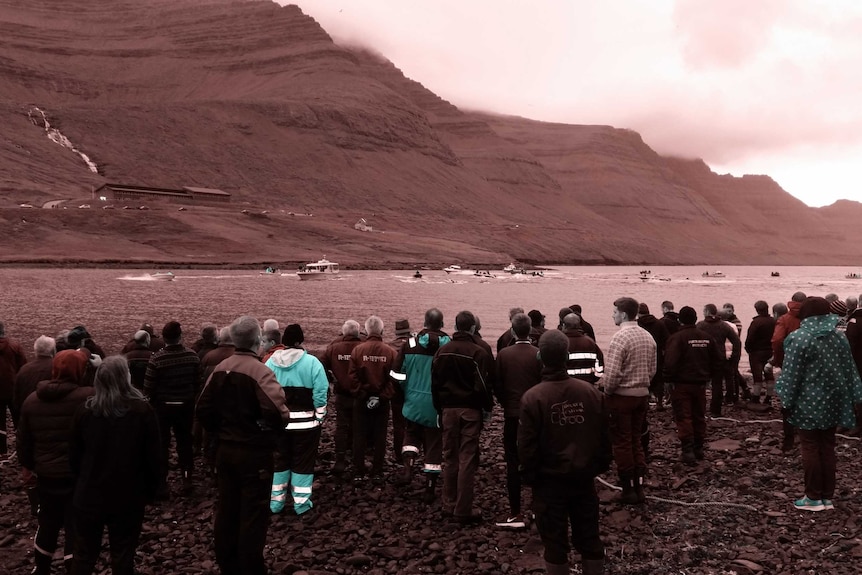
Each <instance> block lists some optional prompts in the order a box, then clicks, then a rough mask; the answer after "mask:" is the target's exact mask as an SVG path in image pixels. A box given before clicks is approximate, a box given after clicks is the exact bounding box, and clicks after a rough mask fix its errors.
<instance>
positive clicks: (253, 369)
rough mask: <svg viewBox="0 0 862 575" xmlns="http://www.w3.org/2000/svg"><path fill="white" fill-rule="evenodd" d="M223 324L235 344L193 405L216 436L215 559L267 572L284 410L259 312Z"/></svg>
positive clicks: (227, 566) (234, 573)
mask: <svg viewBox="0 0 862 575" xmlns="http://www.w3.org/2000/svg"><path fill="white" fill-rule="evenodd" d="M229 329H230V337H231V341H232V342H233V343H234V344H235V345H236V351H235V352H234V354H233V355H232V356H230V357H229V358H227V359H225V360H224V361H222V362H221V363H220V364H219V365H218V366H217V367H216V369H215V371H214V372H213V374H212V375H211V376H210V378H209V379H208V380H207V382H206V385H205V386H204V389H203V391H202V392H201V394H200V398H199V399H198V402H197V407H196V414H197V417H198V420H199V421H200V422H201V425H202V426H203V427H204V429H205V430H206V431H207V432H209V433H212V434H215V435H217V437H218V441H217V442H216V443H217V446H218V447H217V450H216V466H217V470H218V473H217V474H216V477H217V481H218V500H217V503H216V509H215V514H214V515H215V521H214V525H213V540H214V543H215V554H216V562H217V563H218V566H219V569H220V570H221V572H222V574H223V575H265V574H266V573H267V572H268V571H267V568H266V562H265V561H264V558H263V549H264V546H265V544H266V532H267V530H268V529H269V520H270V519H269V518H270V509H269V501H270V494H271V490H272V476H273V451H274V449H275V446H276V439H277V437H278V434H280V433H282V432H283V429H284V426H285V425H287V424H288V423H290V420H291V418H290V410H288V408H287V406H286V404H285V400H284V391H283V390H282V387H281V386H280V385H279V383H278V380H277V379H276V378H275V374H274V373H273V372H272V370H270V369H269V368H267V367H266V366H265V365H263V364H262V363H261V362H260V358H259V357H258V355H257V352H258V349H259V347H260V324H259V323H258V321H257V319H255V318H253V317H250V316H242V317H240V318H237V319H236V320H234V322H233V323H232V324H231V325H230V328H229Z"/></svg>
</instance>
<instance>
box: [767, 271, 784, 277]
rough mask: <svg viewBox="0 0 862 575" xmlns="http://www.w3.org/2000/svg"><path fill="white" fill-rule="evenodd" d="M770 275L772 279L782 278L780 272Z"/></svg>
mask: <svg viewBox="0 0 862 575" xmlns="http://www.w3.org/2000/svg"><path fill="white" fill-rule="evenodd" d="M769 275H770V276H771V277H774V278H780V277H781V273H779V272H772V273H771V274H769Z"/></svg>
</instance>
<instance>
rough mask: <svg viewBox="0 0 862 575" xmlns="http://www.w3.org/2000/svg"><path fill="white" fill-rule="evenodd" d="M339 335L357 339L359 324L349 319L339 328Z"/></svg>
mask: <svg viewBox="0 0 862 575" xmlns="http://www.w3.org/2000/svg"><path fill="white" fill-rule="evenodd" d="M341 335H344V336H352V337H359V322H358V321H356V320H355V319H349V320H347V321H346V322H344V325H342V326H341Z"/></svg>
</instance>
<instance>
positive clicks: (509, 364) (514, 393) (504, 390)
mask: <svg viewBox="0 0 862 575" xmlns="http://www.w3.org/2000/svg"><path fill="white" fill-rule="evenodd" d="M572 315H574V314H572ZM530 323H531V322H530V318H529V317H528V316H527V315H526V314H523V313H519V314H516V315H515V317H513V318H512V331H513V332H514V334H515V337H516V340H515V343H514V344H513V345H510V346H509V347H506V348H504V349H502V350H500V353H498V354H497V366H496V382H497V383H496V388H495V390H494V394H495V395H496V396H497V401H498V402H499V403H500V405H501V407H502V408H503V416H504V423H503V453H504V456H505V459H506V491H507V493H508V496H509V515H507V516H506V517H505V518H503V519H501V520H500V521H499V522H498V523H497V527H502V528H504V529H524V528H525V527H526V526H527V523H526V518H525V517H524V515H523V514H522V513H521V476H520V470H519V469H518V467H519V464H520V463H519V461H518V416H519V415H520V411H521V397H522V396H523V395H524V392H526V391H527V390H528V389H530V388H531V387H533V386H534V385H536V384H537V383H539V381H541V379H542V364H541V363H540V362H539V360H538V358H537V354H538V352H539V348H537V347H536V346H534V345H532V344H531V343H530ZM584 337H585V338H586V336H584ZM566 341H568V338H567V339H566Z"/></svg>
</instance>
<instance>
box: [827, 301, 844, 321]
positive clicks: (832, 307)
mask: <svg viewBox="0 0 862 575" xmlns="http://www.w3.org/2000/svg"><path fill="white" fill-rule="evenodd" d="M829 311H830V312H832V313H834V314H835V315H838V316H841V317H844V316H845V315H847V304H845V303H844V302H843V301H841V300H840V299H837V300H835V301H833V302H832V303H830V304H829Z"/></svg>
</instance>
